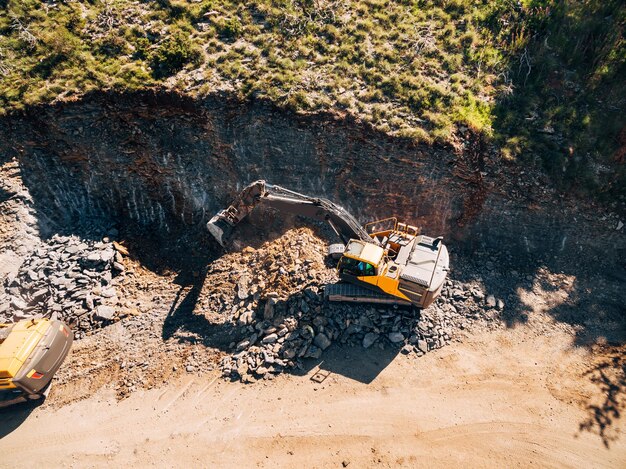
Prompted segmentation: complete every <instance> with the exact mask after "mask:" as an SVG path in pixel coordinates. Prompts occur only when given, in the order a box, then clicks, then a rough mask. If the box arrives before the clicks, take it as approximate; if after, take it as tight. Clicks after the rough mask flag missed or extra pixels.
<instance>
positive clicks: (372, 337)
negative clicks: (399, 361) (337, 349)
mask: <svg viewBox="0 0 626 469" xmlns="http://www.w3.org/2000/svg"><path fill="white" fill-rule="evenodd" d="M376 340H378V334H376V333H374V332H368V333H367V334H365V337H363V348H370V347H371V346H372V344H373V343H374V342H376Z"/></svg>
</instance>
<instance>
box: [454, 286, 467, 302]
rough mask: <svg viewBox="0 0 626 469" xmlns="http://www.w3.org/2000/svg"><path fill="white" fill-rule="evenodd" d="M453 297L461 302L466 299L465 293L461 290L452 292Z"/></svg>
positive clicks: (457, 289)
mask: <svg viewBox="0 0 626 469" xmlns="http://www.w3.org/2000/svg"><path fill="white" fill-rule="evenodd" d="M452 297H453V298H454V299H455V300H460V299H463V298H465V293H464V292H463V290H461V289H460V288H455V289H454V290H452Z"/></svg>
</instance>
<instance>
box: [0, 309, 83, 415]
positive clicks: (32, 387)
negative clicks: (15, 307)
mask: <svg viewBox="0 0 626 469" xmlns="http://www.w3.org/2000/svg"><path fill="white" fill-rule="evenodd" d="M73 340H74V335H73V333H72V331H71V329H70V328H69V327H68V326H67V325H66V324H65V323H63V322H61V321H57V320H49V319H43V318H39V319H37V318H33V319H24V320H22V321H19V322H17V323H14V324H0V407H4V406H6V405H9V404H13V403H16V402H20V401H25V400H28V399H41V398H42V397H43V396H44V395H45V394H46V391H47V389H48V385H49V384H50V381H51V380H52V377H53V376H54V374H55V373H56V371H57V370H58V369H59V367H60V366H61V364H62V363H63V360H65V357H67V354H68V353H69V351H70V347H71V346H72V341H73Z"/></svg>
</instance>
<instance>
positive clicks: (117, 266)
mask: <svg viewBox="0 0 626 469" xmlns="http://www.w3.org/2000/svg"><path fill="white" fill-rule="evenodd" d="M113 268H114V269H115V270H117V271H118V272H124V266H123V265H122V264H121V263H119V262H113Z"/></svg>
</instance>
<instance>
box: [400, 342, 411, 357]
mask: <svg viewBox="0 0 626 469" xmlns="http://www.w3.org/2000/svg"><path fill="white" fill-rule="evenodd" d="M400 351H401V352H402V353H403V354H404V355H408V354H409V353H411V352H412V351H413V346H412V345H409V344H406V345H405V346H404V347H402V350H400Z"/></svg>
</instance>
